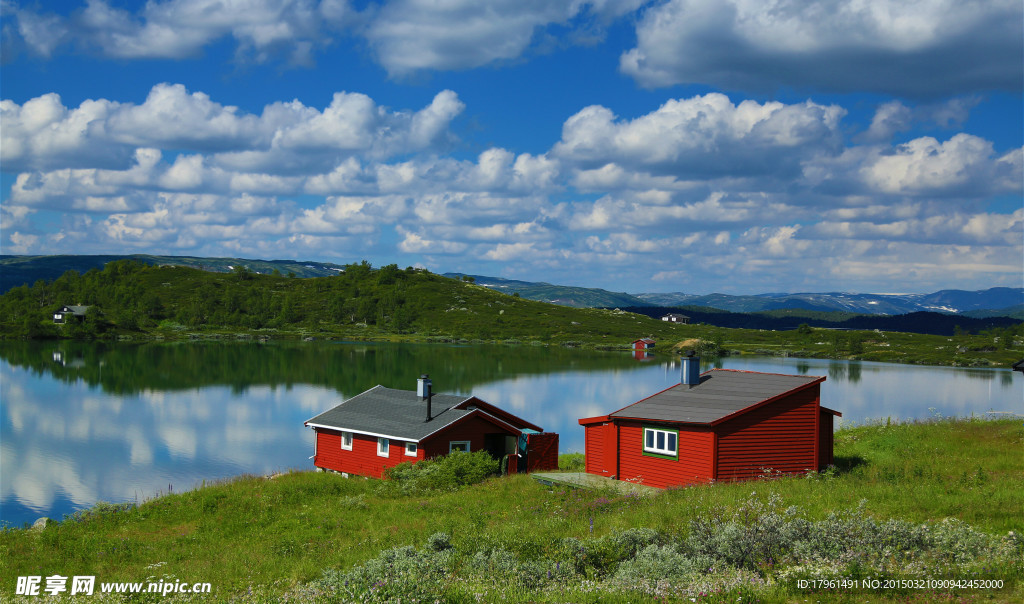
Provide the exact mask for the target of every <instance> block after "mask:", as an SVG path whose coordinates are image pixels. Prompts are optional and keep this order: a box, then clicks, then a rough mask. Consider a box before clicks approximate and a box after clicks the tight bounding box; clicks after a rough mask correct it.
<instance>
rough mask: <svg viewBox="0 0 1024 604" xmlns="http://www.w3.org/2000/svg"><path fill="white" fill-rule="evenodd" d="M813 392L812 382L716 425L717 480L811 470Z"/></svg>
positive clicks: (815, 399) (814, 447) (815, 453)
mask: <svg viewBox="0 0 1024 604" xmlns="http://www.w3.org/2000/svg"><path fill="white" fill-rule="evenodd" d="M818 393H819V387H818V385H814V386H813V387H811V388H807V389H806V390H801V391H799V392H795V393H793V394H791V395H789V396H788V397H785V398H782V399H779V400H777V401H774V402H771V403H768V404H766V405H762V406H761V407H758V408H757V409H754V410H752V411H748V412H747V413H744V414H742V415H740V416H738V417H735V418H733V419H731V420H728V421H726V422H724V423H722V424H721V425H719V426H716V432H717V433H718V471H717V476H716V478H717V479H718V480H742V479H747V478H756V477H757V476H759V475H761V474H762V473H763V472H764V470H766V469H771V470H772V471H773V472H783V473H787V474H788V473H801V472H805V471H806V470H812V469H815V468H816V467H817V462H818V451H817V448H818V447H817V445H818V425H819V419H818V413H819V412H818V396H819V395H818Z"/></svg>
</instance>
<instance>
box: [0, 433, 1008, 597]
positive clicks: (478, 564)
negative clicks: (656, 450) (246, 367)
mask: <svg viewBox="0 0 1024 604" xmlns="http://www.w3.org/2000/svg"><path fill="white" fill-rule="evenodd" d="M1022 453H1024V426H1022V423H1021V421H1020V420H1019V419H1015V420H997V421H987V420H986V421H982V420H935V421H930V422H919V423H904V424H889V423H880V424H876V425H867V426H860V427H853V428H846V429H842V430H840V431H839V432H837V434H836V444H835V454H836V467H835V468H834V469H831V470H829V471H827V472H823V473H821V474H814V475H809V476H798V477H778V476H772V475H771V473H770V472H768V473H766V475H765V478H764V479H763V480H760V481H755V482H748V483H736V484H724V483H723V484H714V485H701V486H693V487H688V488H681V489H670V490H667V491H665V492H663V493H660V494H659V495H657V496H655V497H651V498H636V497H625V496H621V495H617V494H614V493H612V492H591V491H582V490H580V491H575V490H563V489H552V488H550V487H544V486H542V485H540V484H538V483H536V482H535V481H533V480H532V479H530V478H529V477H527V476H514V477H510V478H491V479H488V480H486V481H484V482H482V483H480V484H475V485H472V486H466V487H460V488H457V489H454V490H445V489H441V490H415V489H414V490H412V492H408V491H409V489H400V488H397V486H396V484H392V483H389V482H386V481H385V482H382V481H378V480H364V479H356V478H351V479H344V478H341V477H340V476H337V475H334V474H322V473H314V472H293V473H287V474H283V475H279V476H275V477H272V478H266V477H241V478H238V479H235V480H231V481H227V482H224V483H220V484H214V485H205V486H202V487H201V488H196V489H194V490H192V491H188V492H185V493H178V494H173V495H165V496H162V497H159V498H157V499H154V500H151V501H148V502H145V503H143V504H142V505H139V506H138V507H133V508H130V509H124V508H119V507H118V506H110V505H100V506H97V507H95V508H94V509H93V510H90V511H89V512H86V513H81V514H79V515H78V516H77V517H74V518H67V519H65V520H64V521H63V522H60V523H59V524H51V525H50V526H47V527H46V528H44V529H42V530H28V529H24V528H6V529H4V530H3V531H2V532H0V599H2V600H10V599H13V598H14V595H13V594H14V591H15V584H16V581H17V578H18V577H19V576H29V575H39V576H42V577H46V576H50V575H53V574H60V575H63V576H73V575H95V576H96V577H97V579H96V580H97V582H100V581H141V580H145V579H146V578H147V577H152V578H153V579H151V580H154V581H156V580H158V579H164V580H165V581H169V582H173V581H176V580H177V581H185V582H206V581H208V582H210V583H212V584H213V591H214V594H213V595H214V597H215V598H216V599H218V600H222V601H223V600H235V601H278V600H281V599H286V600H292V601H310V600H317V601H320V600H338V601H350V600H351V601H396V602H397V601H401V602H410V601H435V599H441V600H442V601H466V602H475V601H488V602H501V601H518V602H534V601H554V602H561V601H574V602H582V601H590V602H596V601H601V602H604V601H613V602H615V601H622V602H626V601H629V602H638V601H639V602H655V601H658V602H662V601H679V602H690V601H701V602H703V601H714V602H726V601H728V602H737V601H741V602H747V601H760V602H787V601H798V602H803V601H844V602H845V601H849V602H854V601H856V602H863V601H865V600H869V601H875V600H884V601H900V602H903V601H913V602H931V601H975V600H984V601H996V602H1020V601H1022V600H1024V581H1022V579H1024V562H1022V560H1024V538H1022V536H1021V534H1022V532H1024V498H1022V496H1021V493H1024V454H1022ZM580 462H581V459H580V456H579V455H578V454H576V455H572V456H564V457H563V459H562V463H563V465H564V466H565V467H566V468H568V469H578V467H579V466H580ZM870 578H874V579H882V580H886V579H888V580H901V579H902V580H918V581H927V580H928V579H932V580H935V579H943V580H946V579H972V580H999V581H1002V582H1003V583H1002V585H1003V586H1002V588H1000V589H955V588H953V589H949V588H947V589H941V588H938V589H936V588H935V587H934V586H933V587H929V586H928V584H926V583H925V584H921V586H920V588H914V587H908V586H906V585H904V586H903V587H902V588H901V587H899V586H897V587H895V588H891V589H878V590H865V589H863V588H859V589H833V590H828V589H816V590H814V589H800V588H799V587H798V581H800V580H805V581H807V580H811V579H847V580H853V579H856V580H858V581H864V580H866V579H870ZM44 583H45V580H44ZM121 598H122V596H107V597H105V598H101V597H97V598H96V601H104V599H105V600H106V601H121ZM169 598H170V599H169ZM69 599H70V598H69ZM171 599H173V600H187V599H188V597H187V596H178V597H168V598H160V597H155V596H150V600H145V599H143V600H142V601H157V600H160V601H170V600H171ZM23 600H24V601H26V602H28V601H35V599H34V598H32V597H26V598H23ZM90 601H92V600H90ZM133 601H139V600H137V599H136V600H133Z"/></svg>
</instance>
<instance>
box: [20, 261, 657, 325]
mask: <svg viewBox="0 0 1024 604" xmlns="http://www.w3.org/2000/svg"><path fill="white" fill-rule="evenodd" d="M471 281H472V280H471V279H469V278H467V279H466V280H455V279H449V278H446V277H442V276H440V275H435V274H433V273H430V272H428V271H425V270H422V269H414V268H407V269H400V268H398V267H397V266H396V265H388V266H383V267H380V268H378V269H375V268H373V267H372V266H371V265H370V264H369V263H368V262H366V261H363V262H361V263H358V264H349V265H346V266H345V267H344V270H343V271H341V272H339V273H338V274H337V276H334V277H320V278H309V279H299V278H292V277H286V276H281V275H261V274H255V273H252V272H250V271H249V270H247V269H245V268H244V267H238V268H236V269H235V271H234V272H232V273H226V274H225V273H210V272H205V271H200V270H197V269H191V268H185V267H155V266H149V265H146V264H144V263H141V262H136V261H131V260H118V261H115V262H111V263H108V264H107V265H106V266H105V267H104V269H103V270H98V269H92V270H89V271H87V272H85V273H84V274H79V273H77V272H74V271H67V272H66V273H64V275H62V276H61V277H59V278H58V279H56V280H54V281H52V282H45V281H37V282H36V283H35V284H34V285H32V286H27V285H24V286H21V287H16V288H13V289H11V290H10V291H9V292H7V293H6V294H4V295H3V296H0V316H2V319H0V328H2V333H3V334H4V335H5V336H6V337H74V338H94V337H104V336H108V337H109V336H114V335H130V334H132V333H139V332H146V333H165V334H169V335H170V334H173V333H175V332H182V331H206V332H209V331H211V330H214V331H216V330H222V331H223V330H228V331H230V330H238V331H245V332H246V333H253V332H254V333H257V334H258V333H260V332H266V333H269V334H272V333H273V332H274V331H277V330H288V331H289V332H291V333H293V334H295V333H299V334H307V335H316V334H318V333H322V334H325V335H326V334H330V335H354V334H359V333H371V334H382V333H386V334H408V333H413V332H415V333H417V334H420V335H425V336H438V337H444V336H450V337H460V338H462V337H464V338H479V339H488V340H494V339H499V340H503V339H507V338H516V337H519V338H522V337H528V338H535V339H539V340H543V341H549V340H551V339H552V338H555V339H562V340H566V339H571V338H573V337H577V336H579V337H582V336H586V337H588V338H593V337H595V336H596V337H601V336H610V335H612V334H617V335H620V336H629V335H630V334H635V335H634V337H639V336H641V335H648V334H647V332H645V331H644V332H640V331H638V328H639V327H640V326H639V325H638V323H640V322H643V323H648V324H650V325H653V326H655V327H658V326H659V325H658V322H655V321H650V320H648V319H646V318H645V317H640V316H637V315H633V314H629V313H623V312H615V311H607V310H596V309H583V310H577V309H571V308H566V307H560V306H554V305H550V304H545V303H542V302H535V301H532V300H525V299H522V298H519V297H518V296H516V295H511V296H510V295H506V294H502V293H498V292H494V291H491V290H489V289H487V288H484V287H480V286H476V285H473V284H472V283H471ZM63 305H81V306H88V307H89V309H88V311H87V314H86V317H85V319H84V320H82V321H74V320H72V321H70V322H69V323H68V324H67V325H63V326H61V325H54V324H53V321H52V316H53V313H54V312H55V311H56V310H58V309H59V308H60V307H61V306H63ZM644 329H647V328H646V327H645V328H644Z"/></svg>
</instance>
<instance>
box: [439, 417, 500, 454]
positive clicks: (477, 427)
mask: <svg viewBox="0 0 1024 604" xmlns="http://www.w3.org/2000/svg"><path fill="white" fill-rule="evenodd" d="M495 433H501V434H511V435H513V436H518V435H519V434H518V433H517V432H510V431H509V430H507V429H505V428H504V427H502V426H499V425H497V424H495V423H493V422H490V421H487V420H486V419H484V418H483V417H481V416H479V415H477V416H475V417H469V418H467V419H464V420H462V421H460V422H458V423H456V424H454V425H452V426H450V427H449V428H446V429H444V430H442V431H441V432H439V433H437V434H434V435H433V436H430V437H428V438H426V439H425V440H424V441H423V443H422V447H421V448H422V449H423V454H424V455H426V456H427V457H437V456H438V455H448V444H449V443H450V442H451V441H453V440H468V441H469V443H470V444H469V450H470V451H479V450H481V449H483V448H484V435H485V434H495Z"/></svg>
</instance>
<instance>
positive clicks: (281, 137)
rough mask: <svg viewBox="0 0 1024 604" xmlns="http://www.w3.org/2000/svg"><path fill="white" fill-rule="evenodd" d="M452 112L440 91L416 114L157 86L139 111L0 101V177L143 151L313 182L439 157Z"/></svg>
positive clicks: (359, 103)
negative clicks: (424, 154) (371, 165)
mask: <svg viewBox="0 0 1024 604" xmlns="http://www.w3.org/2000/svg"><path fill="white" fill-rule="evenodd" d="M462 109H463V104H462V102H461V101H459V99H458V96H457V95H456V94H455V93H454V92H452V91H450V90H444V91H441V92H440V93H438V94H437V95H436V96H435V97H434V99H433V101H432V102H431V103H430V105H428V106H427V107H425V108H423V109H421V110H420V111H416V112H409V111H393V110H389V109H387V108H384V107H381V106H379V105H377V104H376V103H375V102H374V101H373V100H372V99H370V98H369V97H368V96H366V95H363V94H357V93H345V92H339V93H336V94H335V95H334V98H333V99H332V101H331V104H330V105H329V106H328V107H326V108H325V109H324V110H323V111H319V110H317V109H316V108H313V107H306V106H305V105H303V104H302V103H300V102H298V101H291V102H288V103H273V104H270V105H268V106H266V107H265V108H264V110H263V112H262V114H260V115H255V114H248V113H244V112H241V111H239V109H238V108H237V107H233V106H225V105H221V104H220V103H217V102H215V101H213V100H212V99H210V97H209V96H207V95H206V94H204V93H202V92H194V93H189V92H188V91H187V90H186V89H185V87H184V86H182V85H180V84H173V85H172V84H157V85H156V86H154V87H153V88H152V90H151V91H150V93H149V95H148V96H147V98H146V101H145V102H144V103H142V104H141V105H134V104H131V103H118V102H114V101H109V100H105V99H101V100H87V101H84V102H83V103H82V104H81V105H80V106H79V107H77V108H73V109H69V108H67V107H65V106H64V105H63V103H62V102H61V100H60V97H59V96H58V95H56V94H53V93H50V94H45V95H42V96H39V97H36V98H33V99H30V100H28V101H26V102H25V103H24V104H23V105H18V104H17V103H14V102H12V101H9V100H3V101H0V112H2V113H0V118H2V120H3V125H4V127H3V131H2V135H0V136H2V141H0V142H2V144H0V160H2V161H3V164H4V169H5V171H11V170H25V169H48V168H54V167H65V168H67V167H70V168H90V167H98V168H124V167H126V166H128V165H129V164H130V163H131V162H132V159H133V157H134V156H136V155H137V149H138V148H140V147H146V148H153V149H158V150H163V151H166V152H186V153H188V152H193V153H195V152H202V153H212V155H210V158H209V161H208V162H206V163H207V164H208V165H209V166H211V167H219V168H223V169H225V170H229V171H235V172H243V173H244V172H254V171H259V172H264V173H266V172H270V173H276V174H281V175H290V174H302V173H305V174H318V173H322V172H326V171H330V170H331V169H333V168H334V167H335V166H337V165H338V164H339V162H342V161H344V160H345V159H347V158H349V157H352V156H353V155H365V156H367V157H370V158H373V159H385V158H387V157H390V156H393V155H396V154H403V153H412V152H417V151H425V150H431V149H435V148H436V149H437V150H440V149H443V148H445V147H447V146H448V145H449V144H450V142H451V141H452V140H454V137H453V135H452V134H451V133H450V131H449V126H450V123H451V120H452V119H454V118H455V117H456V116H457V115H458V114H459V113H460V112H461V111H462ZM134 159H136V160H138V158H137V157H134Z"/></svg>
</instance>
